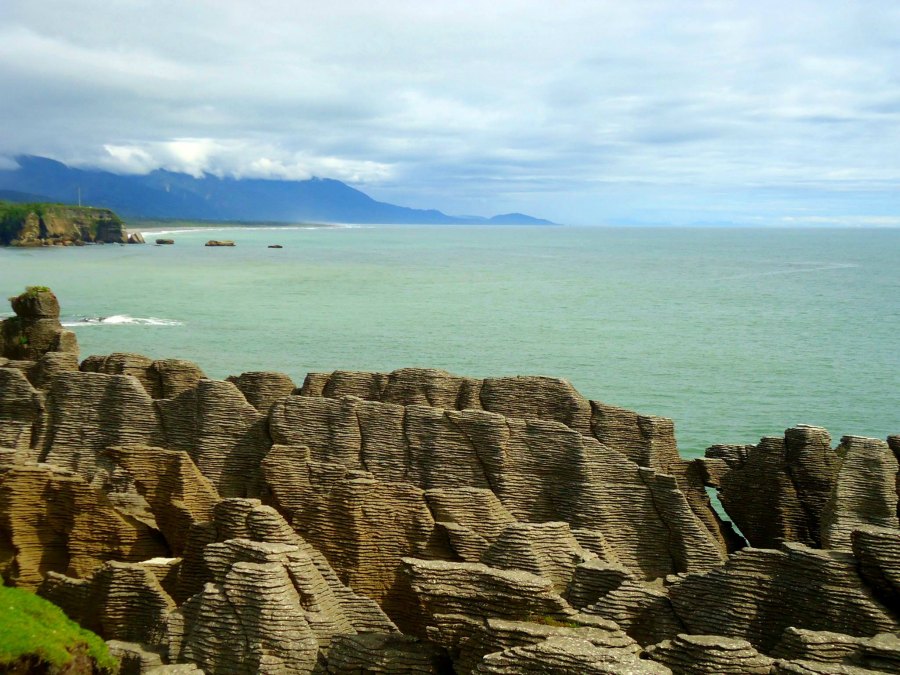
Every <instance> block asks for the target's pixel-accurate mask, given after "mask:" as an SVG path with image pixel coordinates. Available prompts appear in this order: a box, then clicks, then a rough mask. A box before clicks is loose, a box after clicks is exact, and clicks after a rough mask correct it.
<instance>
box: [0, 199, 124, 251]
mask: <svg viewBox="0 0 900 675" xmlns="http://www.w3.org/2000/svg"><path fill="white" fill-rule="evenodd" d="M125 235H126V231H125V224H124V223H123V222H122V220H121V219H120V218H119V217H118V216H117V215H116V214H115V213H113V212H112V211H110V210H109V209H98V208H93V207H89V206H72V205H68V204H50V203H42V202H33V203H15V202H7V201H0V246H9V245H19V246H34V245H40V244H42V243H45V242H50V243H67V242H68V243H75V242H82V241H87V242H93V241H111V242H112V241H120V242H124V241H125V238H126V237H125Z"/></svg>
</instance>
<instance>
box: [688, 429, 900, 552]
mask: <svg viewBox="0 0 900 675" xmlns="http://www.w3.org/2000/svg"><path fill="white" fill-rule="evenodd" d="M706 454H707V460H706V461H705V462H704V463H703V464H702V465H701V466H702V467H703V470H704V472H705V473H704V479H705V481H706V482H707V484H708V485H711V486H714V487H717V488H718V489H719V497H720V499H721V502H722V506H723V507H724V508H725V510H726V511H727V512H728V514H729V515H730V516H731V517H732V518H733V519H734V522H735V523H736V524H737V526H738V527H739V528H740V529H741V532H743V534H744V535H745V536H746V537H747V540H748V541H749V542H750V544H751V545H752V546H757V547H760V548H775V547H778V546H779V545H780V544H781V543H783V542H791V541H796V542H800V543H803V544H806V545H808V546H813V547H820V546H822V547H825V548H838V549H849V548H850V535H851V532H852V531H853V530H854V529H855V528H857V527H860V526H863V525H877V526H880V527H894V528H896V527H898V520H897V505H898V501H897V496H898V492H897V475H898V463H897V457H896V456H895V454H894V453H893V452H892V451H891V449H890V448H889V446H888V445H887V444H886V443H885V442H884V441H879V440H876V439H865V438H861V437H855V436H847V437H845V438H843V439H842V440H841V444H840V446H839V447H838V448H837V449H832V448H831V438H830V436H829V435H828V432H827V431H825V430H824V429H821V428H819V427H811V426H806V425H801V426H798V427H794V428H792V429H788V430H787V431H786V432H785V436H784V438H783V439H780V438H763V439H762V440H761V441H760V443H759V445H756V446H725V445H722V446H713V447H711V448H709V449H708V450H707V453H706ZM723 465H724V466H723Z"/></svg>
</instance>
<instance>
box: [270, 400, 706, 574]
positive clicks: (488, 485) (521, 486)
mask: <svg viewBox="0 0 900 675" xmlns="http://www.w3.org/2000/svg"><path fill="white" fill-rule="evenodd" d="M269 430H270V433H271V436H272V438H273V440H274V441H275V443H276V444H282V445H286V446H291V447H305V448H308V449H309V461H310V462H317V463H322V464H329V465H343V466H345V467H347V468H350V469H354V470H364V471H368V472H370V473H371V474H372V476H373V477H374V478H375V479H377V480H380V481H383V482H385V483H395V482H405V483H408V484H412V485H413V486H416V487H418V488H420V489H423V490H435V489H446V490H458V489H461V488H476V489H487V490H491V491H492V492H493V493H494V494H495V495H496V497H497V498H498V499H499V501H500V502H501V504H502V505H503V507H504V508H505V509H506V510H507V511H508V512H509V514H510V515H511V516H512V517H513V518H515V519H516V520H519V521H522V522H547V521H564V522H566V523H568V524H569V526H570V527H571V528H573V530H574V531H579V530H584V531H588V532H598V533H600V536H601V537H602V538H603V539H604V540H605V542H606V544H608V546H609V547H610V548H611V549H612V550H613V551H614V552H615V555H616V557H617V559H618V561H619V562H621V563H622V564H624V565H626V566H627V567H629V568H630V569H633V570H635V571H636V572H637V573H638V574H640V575H642V576H645V577H647V578H655V577H660V576H665V575H666V574H669V573H671V572H678V571H688V570H700V569H708V568H709V567H711V566H713V565H716V564H719V563H720V562H721V560H722V558H723V556H722V554H721V551H720V549H719V547H718V544H717V542H716V541H715V539H714V538H713V537H712V536H711V535H710V533H709V531H708V530H707V528H706V527H704V525H703V523H702V522H700V521H699V519H698V518H697V517H696V516H695V515H694V513H693V511H692V510H691V508H690V507H689V505H688V504H687V502H686V499H685V497H684V494H683V493H682V492H681V491H680V490H678V488H677V485H676V483H675V481H674V479H672V478H671V477H668V476H665V475H662V474H657V473H656V472H654V471H652V470H649V469H645V468H641V467H639V466H637V465H636V464H634V463H633V462H630V461H629V460H628V459H627V458H625V457H624V456H623V455H622V454H621V453H619V452H616V451H614V450H611V449H610V448H608V447H606V446H604V445H602V444H601V443H599V442H598V441H596V439H594V438H592V437H587V436H584V435H583V434H580V433H578V432H576V431H573V430H572V429H570V428H568V427H566V426H564V425H562V424H560V423H557V422H547V421H542V420H521V419H513V418H506V417H503V416H501V415H498V414H494V413H488V412H483V411H478V410H465V411H462V412H459V411H454V410H441V409H437V408H433V407H426V406H419V405H411V406H399V405H393V404H387V403H377V402H373V401H362V400H359V399H355V398H349V397H348V398H343V399H328V398H318V397H306V396H291V397H288V398H285V399H283V400H282V401H280V402H278V403H277V404H276V405H275V406H274V407H273V408H272V412H271V414H270V423H269ZM275 480H277V479H275ZM301 526H302V524H301ZM576 536H577V535H576Z"/></svg>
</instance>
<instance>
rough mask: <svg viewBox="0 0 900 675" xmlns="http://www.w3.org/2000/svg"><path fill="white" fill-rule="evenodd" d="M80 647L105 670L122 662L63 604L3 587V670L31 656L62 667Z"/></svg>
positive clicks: (0, 653)
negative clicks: (81, 624)
mask: <svg viewBox="0 0 900 675" xmlns="http://www.w3.org/2000/svg"><path fill="white" fill-rule="evenodd" d="M79 648H81V649H83V650H85V651H86V653H87V654H88V655H89V656H90V657H91V658H93V659H94V661H95V662H96V663H97V665H98V666H99V667H100V668H101V669H103V670H104V671H105V672H109V673H112V672H115V670H116V668H117V666H118V663H117V661H116V659H114V658H113V657H112V656H111V655H110V653H109V650H108V649H107V647H106V643H105V642H103V640H101V639H100V638H99V637H97V636H96V635H94V634H93V633H91V632H90V631H87V630H84V629H83V628H81V627H80V626H79V625H78V624H77V623H75V622H74V621H72V620H70V619H69V618H68V617H66V615H65V614H63V611H62V610H61V609H60V608H59V607H57V606H56V605H54V604H52V603H50V602H47V601H46V600H44V599H43V598H40V597H38V596H37V595H35V594H34V593H30V592H29V591H26V590H23V589H21V588H7V587H5V586H0V670H3V667H4V666H5V665H7V664H10V663H14V662H15V661H16V660H18V659H19V658H20V657H28V656H30V655H36V656H38V657H39V658H41V659H42V660H44V661H46V662H47V663H49V664H51V665H52V666H55V667H57V668H59V667H62V666H64V665H65V664H66V663H68V662H69V661H71V660H72V652H74V651H76V650H78V649H79Z"/></svg>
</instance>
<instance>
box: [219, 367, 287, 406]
mask: <svg viewBox="0 0 900 675" xmlns="http://www.w3.org/2000/svg"><path fill="white" fill-rule="evenodd" d="M228 381H229V382H232V383H234V385H235V386H236V387H237V388H238V389H240V390H241V393H242V394H243V395H244V398H246V399H247V402H248V403H249V404H250V405H252V406H253V407H254V408H256V409H257V410H259V411H260V412H261V413H267V412H269V409H270V408H271V407H272V405H273V404H274V403H275V402H276V401H278V400H279V399H282V398H284V397H285V396H290V395H291V394H293V393H294V391H295V389H296V386H295V385H294V381H293V380H292V379H291V378H290V377H288V376H287V375H285V374H284V373H270V372H258V371H254V372H248V373H241V374H240V375H232V376H231V377H229V378H228Z"/></svg>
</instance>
